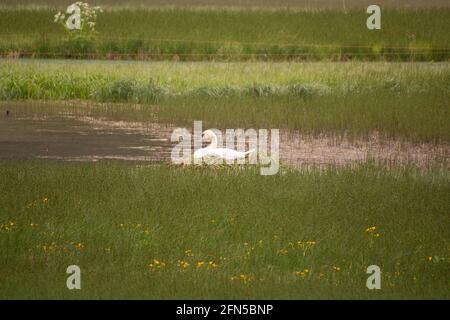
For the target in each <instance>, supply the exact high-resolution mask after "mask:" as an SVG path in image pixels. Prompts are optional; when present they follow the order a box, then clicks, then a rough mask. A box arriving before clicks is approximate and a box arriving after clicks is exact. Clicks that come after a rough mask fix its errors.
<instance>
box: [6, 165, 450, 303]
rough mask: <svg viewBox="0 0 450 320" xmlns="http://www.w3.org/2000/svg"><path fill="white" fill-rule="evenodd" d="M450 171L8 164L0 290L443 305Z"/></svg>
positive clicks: (10, 294)
mask: <svg viewBox="0 0 450 320" xmlns="http://www.w3.org/2000/svg"><path fill="white" fill-rule="evenodd" d="M448 179H449V176H448V171H435V170H432V169H430V170H428V171H423V170H422V171H417V170H416V169H413V168H403V169H391V170H387V169H385V168H383V167H374V166H372V165H370V164H367V165H365V166H362V167H359V168H357V169H340V170H334V169H328V170H325V171H323V170H320V171H319V170H310V171H290V170H287V169H283V174H281V175H277V176H272V177H263V176H260V175H259V174H258V173H257V171H256V170H252V169H251V168H249V169H245V170H238V169H233V168H226V169H219V170H212V169H211V170H200V169H195V168H174V167H168V166H166V165H161V166H130V165H123V164H117V163H116V164H113V163H101V164H67V163H66V164H61V163H52V162H36V163H33V162H25V163H22V162H19V163H17V162H16V163H13V162H5V161H4V162H2V164H1V166H0V189H1V190H2V192H1V194H0V203H2V206H1V208H0V246H1V248H2V250H1V252H0V276H1V278H2V285H1V289H0V297H1V298H2V299H4V298H19V297H20V298H119V297H122V298H158V299H164V298H210V299H211V298H240V299H243V298H276V299H282V298H305V299H308V298H370V299H378V298H425V299H431V298H441V299H448V298H450V296H449V294H448V284H447V282H446V280H447V279H448V275H449V274H448V241H449V239H448V232H447V231H448V227H449V224H448V214H447V213H448V212H447V211H448V194H449V192H450V189H449V184H448V181H449V180H448ZM71 264H76V265H79V266H80V267H81V270H82V290H80V291H77V292H73V291H69V290H67V289H66V286H65V281H66V277H67V275H66V273H65V270H66V267H67V266H68V265H71ZM371 264H377V265H379V266H380V267H381V270H382V279H383V280H382V281H383V282H382V290H379V291H377V290H374V291H370V290H368V289H367V288H366V286H365V281H366V278H367V275H366V273H365V272H366V268H367V266H369V265H371Z"/></svg>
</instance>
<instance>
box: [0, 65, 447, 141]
mask: <svg viewBox="0 0 450 320" xmlns="http://www.w3.org/2000/svg"><path fill="white" fill-rule="evenodd" d="M449 88H450V69H449V65H448V64H443V63H434V64H429V63H428V64H425V63H415V64H413V63H360V62H353V63H175V64H174V63H170V62H162V63H144V62H133V63H125V62H92V61H90V62H79V61H55V62H49V61H45V60H44V61H35V60H32V61H15V60H12V61H7V60H4V61H2V62H0V98H1V99H2V100H5V101H10V100H23V99H25V100H66V101H67V100H70V101H69V102H67V103H68V104H69V105H74V106H76V105H77V104H79V103H78V102H76V101H72V100H79V99H81V100H87V101H94V102H121V103H140V104H143V105H144V106H145V107H144V108H143V110H142V111H141V112H137V113H135V111H133V112H132V113H131V115H130V120H149V121H155V117H156V119H157V120H158V121H161V122H169V123H180V124H186V123H190V124H191V123H192V121H193V120H198V119H202V120H203V121H205V122H206V123H208V124H210V125H211V126H218V127H228V126H231V127H235V126H244V127H281V128H289V129H299V130H302V131H304V132H312V133H321V132H330V131H331V132H336V133H345V132H346V133H349V134H354V135H365V134H370V133H372V132H374V131H379V132H382V133H384V134H386V135H388V136H392V137H400V138H407V139H410V140H418V141H435V142H439V141H450V131H449V130H450V128H449V126H448V120H447V119H449V118H450V113H449V112H450V109H449V108H448V100H449V98H450V92H449ZM3 105H10V108H14V105H15V104H11V103H10V102H3ZM133 110H134V109H133ZM133 114H135V115H134V116H133Z"/></svg>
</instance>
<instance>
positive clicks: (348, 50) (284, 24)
mask: <svg viewBox="0 0 450 320" xmlns="http://www.w3.org/2000/svg"><path fill="white" fill-rule="evenodd" d="M55 13H56V11H55V10H52V9H48V8H47V9H45V8H41V9H5V8H3V9H0V15H1V17H2V19H0V52H1V53H2V54H3V55H8V56H13V57H24V56H25V57H30V56H32V57H43V58H54V57H60V58H107V59H157V60H159V59H176V60H205V59H206V60H252V59H262V60H286V59H295V60H303V59H311V60H322V59H327V60H329V59H332V60H349V59H351V60H388V61H392V60H408V61H411V60H412V61H432V60H434V61H447V60H448V59H449V53H450V50H449V48H450V42H449V39H448V37H447V36H446V35H447V34H449V33H450V29H449V24H448V23H447V21H448V20H449V19H450V9H448V8H440V9H436V8H434V9H432V8H429V9H410V10H400V9H385V10H383V18H382V19H383V27H382V30H379V31H373V30H368V29H367V27H366V25H365V23H366V18H367V15H366V13H365V10H350V11H347V12H344V11H339V10H292V9H277V10H266V9H251V10H249V9H247V10H245V9H233V10H230V9H212V8H209V9H187V8H165V9H161V8H159V9H142V8H141V9H119V10H109V11H106V12H105V13H104V14H103V15H101V16H100V17H99V19H98V26H97V29H98V31H99V33H98V35H97V37H96V38H95V39H93V40H86V39H85V40H82V39H78V40H70V39H69V38H68V37H67V35H66V34H65V31H64V30H63V29H62V27H61V26H59V25H56V24H55V23H53V15H54V14H55Z"/></svg>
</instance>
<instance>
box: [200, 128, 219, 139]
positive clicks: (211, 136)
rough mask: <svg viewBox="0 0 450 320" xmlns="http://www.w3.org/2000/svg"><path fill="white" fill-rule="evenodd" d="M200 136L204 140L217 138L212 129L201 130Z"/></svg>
mask: <svg viewBox="0 0 450 320" xmlns="http://www.w3.org/2000/svg"><path fill="white" fill-rule="evenodd" d="M202 138H203V139H205V140H213V139H214V138H217V135H216V134H215V133H214V131H212V130H209V129H208V130H205V131H203V134H202Z"/></svg>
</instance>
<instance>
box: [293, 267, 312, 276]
mask: <svg viewBox="0 0 450 320" xmlns="http://www.w3.org/2000/svg"><path fill="white" fill-rule="evenodd" d="M294 274H295V275H296V276H299V277H302V278H303V277H305V276H307V275H308V274H309V269H304V270H303V271H295V272H294Z"/></svg>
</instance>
